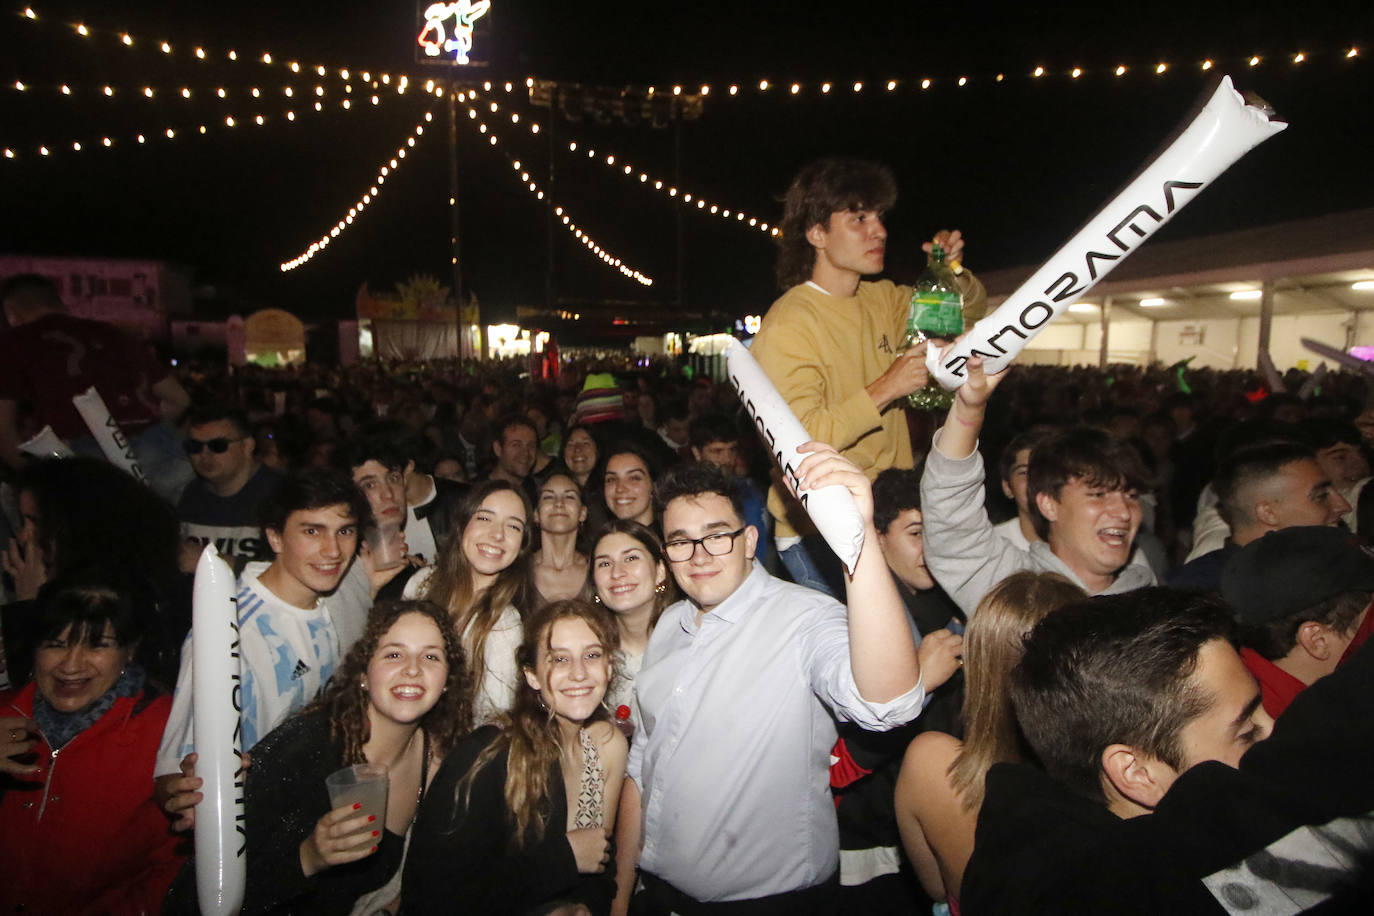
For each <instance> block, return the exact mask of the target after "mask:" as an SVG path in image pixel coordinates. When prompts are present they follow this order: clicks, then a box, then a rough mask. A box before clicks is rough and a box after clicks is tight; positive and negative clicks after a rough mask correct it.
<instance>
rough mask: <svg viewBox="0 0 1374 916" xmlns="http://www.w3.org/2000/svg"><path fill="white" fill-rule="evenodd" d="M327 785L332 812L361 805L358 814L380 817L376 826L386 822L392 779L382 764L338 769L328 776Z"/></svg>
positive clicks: (326, 778)
mask: <svg viewBox="0 0 1374 916" xmlns="http://www.w3.org/2000/svg"><path fill="white" fill-rule="evenodd" d="M324 786H325V788H326V789H327V790H328V791H329V805H330V808H331V810H332V809H334V808H344V807H351V806H353V805H361V807H360V808H359V809H358V814H371V815H373V816H375V817H376V818H377V820H376V822H375V823H378V824H385V823H386V793H387V790H388V789H389V788H390V786H391V779H390V777H388V775H387V771H386V767H384V766H382V765H381V764H375V763H360V764H356V765H354V766H351V767H344V768H343V769H342V770H336V771H334V772H333V773H330V774H329V775H328V776H326V777H325V779H324ZM375 829H377V830H380V829H381V828H380V827H377V828H375Z"/></svg>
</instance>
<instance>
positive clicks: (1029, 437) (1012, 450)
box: [997, 426, 1054, 484]
mask: <svg viewBox="0 0 1374 916" xmlns="http://www.w3.org/2000/svg"><path fill="white" fill-rule="evenodd" d="M1053 434H1054V430H1052V429H1050V428H1049V427H1047V426H1032V427H1031V428H1030V429H1028V430H1026V431H1025V432H1023V433H1021V434H1019V435H1017V436H1016V437H1015V438H1013V439H1012V440H1011V441H1010V442H1008V443H1007V444H1006V445H1005V446H1004V447H1003V448H1002V454H1001V455H999V456H998V457H997V473H998V476H999V477H1000V479H1001V481H1002V482H1003V483H1007V484H1009V483H1011V474H1012V471H1014V470H1015V469H1016V455H1017V453H1018V452H1021V451H1023V450H1024V449H1030V450H1031V451H1032V452H1033V451H1035V447H1036V446H1038V445H1039V444H1040V443H1041V442H1044V441H1045V439H1046V438H1048V437H1049V436H1051V435H1053Z"/></svg>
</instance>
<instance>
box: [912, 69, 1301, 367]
mask: <svg viewBox="0 0 1374 916" xmlns="http://www.w3.org/2000/svg"><path fill="white" fill-rule="evenodd" d="M1287 126H1288V125H1287V124H1285V123H1284V122H1282V121H1278V120H1275V119H1274V118H1273V110H1272V109H1270V108H1269V107H1268V106H1267V105H1265V104H1264V103H1263V102H1260V101H1259V100H1255V104H1247V103H1246V101H1245V99H1244V98H1242V97H1241V94H1240V93H1239V92H1237V91H1236V90H1235V89H1233V88H1232V86H1231V78H1230V77H1229V76H1226V77H1222V79H1221V84H1220V85H1219V86H1218V87H1217V89H1216V92H1214V93H1213V94H1212V97H1211V99H1209V100H1208V101H1207V103H1206V104H1205V105H1204V106H1203V107H1202V110H1201V111H1200V112H1199V113H1198V115H1197V117H1196V118H1194V119H1193V120H1192V122H1191V123H1189V124H1188V125H1187V126H1186V127H1184V128H1183V130H1182V131H1181V133H1179V135H1178V138H1177V139H1176V140H1174V141H1173V143H1171V144H1169V146H1168V147H1167V148H1166V149H1165V150H1164V151H1163V152H1162V153H1160V154H1159V155H1158V156H1157V157H1156V158H1155V160H1154V161H1153V162H1151V163H1150V164H1149V165H1147V166H1146V167H1145V168H1144V169H1142V170H1141V171H1140V172H1139V173H1138V174H1137V175H1136V177H1135V178H1134V179H1132V180H1131V182H1130V183H1129V184H1128V185H1127V186H1126V188H1125V189H1124V190H1123V191H1122V192H1121V193H1120V194H1118V195H1117V196H1116V198H1115V199H1113V200H1112V202H1111V203H1109V204H1107V205H1106V206H1105V207H1103V208H1102V209H1101V210H1100V211H1098V213H1097V215H1096V216H1094V217H1093V218H1092V219H1091V220H1089V221H1088V224H1087V225H1086V226H1084V227H1083V228H1082V229H1080V230H1079V231H1078V234H1077V235H1075V236H1074V237H1073V238H1071V239H1069V241H1068V242H1067V243H1066V244H1065V245H1064V247H1062V248H1060V249H1059V250H1058V251H1057V252H1055V254H1054V255H1053V256H1052V257H1051V258H1050V259H1049V260H1048V261H1046V262H1045V263H1044V265H1043V266H1041V268H1040V269H1039V270H1037V271H1036V272H1035V273H1034V274H1032V275H1031V278H1030V279H1029V280H1027V281H1026V282H1025V283H1023V284H1021V286H1020V287H1018V288H1017V290H1016V291H1015V292H1014V293H1012V294H1011V295H1010V296H1008V297H1007V299H1006V301H1005V302H1003V303H1002V304H1001V305H1000V306H998V307H997V309H996V310H995V311H993V312H992V313H990V314H989V315H987V316H985V317H984V318H983V319H982V320H980V321H979V322H978V323H977V324H975V325H974V326H973V330H971V331H970V332H969V333H968V334H967V335H965V336H964V337H963V338H962V339H960V340H959V341H957V342H956V343H953V344H951V345H949V346H948V347H945V348H943V349H941V350H937V349H935V348H934V347H931V348H930V349H929V351H928V352H927V353H926V365H927V366H928V367H929V368H930V371H931V374H932V375H934V376H935V378H936V379H938V380H939V382H940V384H941V385H943V386H944V387H945V388H948V389H951V390H952V389H955V388H958V387H959V386H960V385H962V384H963V382H964V379H965V377H966V373H965V372H964V363H965V362H967V360H968V358H969V357H971V356H981V357H982V358H983V360H984V367H985V369H986V370H987V371H988V372H998V371H1000V370H1002V369H1003V368H1005V367H1006V365H1007V364H1008V363H1010V362H1011V361H1012V359H1013V358H1015V356H1016V354H1018V353H1020V352H1021V349H1022V348H1023V347H1024V346H1025V345H1026V341H1028V340H1030V339H1031V338H1032V337H1034V336H1035V335H1036V334H1037V333H1039V331H1040V330H1041V329H1042V328H1044V327H1045V326H1046V325H1048V324H1049V323H1050V321H1051V320H1053V319H1054V318H1055V317H1057V316H1058V315H1059V314H1060V313H1062V312H1063V311H1064V310H1065V309H1067V308H1068V307H1069V306H1070V305H1071V304H1072V303H1074V302H1077V301H1078V298H1079V297H1080V296H1082V295H1083V294H1084V293H1085V292H1087V291H1088V290H1089V289H1091V288H1092V287H1093V286H1094V285H1096V283H1097V281H1099V280H1101V279H1102V278H1103V277H1105V276H1106V275H1107V274H1108V273H1110V272H1111V270H1112V269H1113V268H1114V267H1116V266H1117V265H1118V264H1120V263H1121V262H1122V261H1124V260H1125V259H1126V257H1127V255H1129V254H1130V253H1131V252H1132V251H1134V250H1136V249H1137V248H1139V247H1140V246H1141V244H1143V243H1144V242H1145V240H1146V239H1148V238H1149V237H1150V236H1151V235H1153V234H1154V232H1155V230H1157V229H1158V228H1159V227H1160V226H1162V225H1164V224H1165V223H1167V222H1168V221H1169V220H1170V219H1171V218H1172V217H1173V215H1174V214H1175V213H1177V212H1178V211H1179V210H1181V209H1182V208H1183V206H1184V204H1186V203H1188V202H1189V201H1190V200H1192V199H1193V198H1194V197H1195V196H1196V195H1197V193H1198V192H1199V191H1201V190H1202V189H1203V188H1204V187H1206V186H1207V185H1208V184H1210V183H1211V182H1212V180H1213V179H1215V178H1216V177H1217V176H1218V175H1220V174H1221V173H1222V172H1224V171H1226V169H1227V168H1228V167H1229V166H1230V165H1231V164H1232V163H1234V162H1235V161H1236V160H1237V159H1239V158H1240V157H1241V156H1243V155H1245V154H1246V153H1247V152H1249V151H1250V150H1251V149H1253V148H1255V147H1256V146H1258V145H1259V144H1260V143H1261V142H1263V141H1264V140H1267V139H1268V138H1269V137H1272V136H1273V135H1274V134H1276V133H1278V132H1279V131H1281V130H1283V129H1284V128H1285V127H1287Z"/></svg>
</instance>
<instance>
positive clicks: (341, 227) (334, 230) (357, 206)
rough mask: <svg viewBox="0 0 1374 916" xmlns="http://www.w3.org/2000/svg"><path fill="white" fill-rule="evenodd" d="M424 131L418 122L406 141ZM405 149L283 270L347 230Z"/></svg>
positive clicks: (427, 116) (283, 267) (427, 117)
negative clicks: (345, 212) (337, 219)
mask: <svg viewBox="0 0 1374 916" xmlns="http://www.w3.org/2000/svg"><path fill="white" fill-rule="evenodd" d="M432 118H433V113H432V112H425V120H426V121H429V120H431V119H432ZM424 132H425V126H424V125H423V124H416V125H415V129H414V130H413V131H411V134H410V136H409V137H407V138H406V142H407V143H408V144H409V145H411V146H413V145H414V141H415V140H416V139H417V138H419V137H421V136H423V135H424ZM405 151H406V148H405V145H402V146H401V147H399V148H398V149H397V150H396V156H395V158H392V159H389V160H388V162H389V164H388V165H383V166H382V167H381V168H379V169H378V170H377V175H376V177H375V178H373V179H372V184H371V186H369V187H368V189H367V190H366V191H365V192H363V194H362V196H361V197H359V198H358V200H357V202H355V203H354V204H353V205H352V206H351V207H349V208H348V213H347V214H346V215H345V216H344V217H343V218H342V219H340V220H339V221H338V222H337V223H335V224H334V225H333V226H331V227H330V228H329V231H328V232H326V233H324V234H323V235H321V236H320V237H319V239H318V240H316V241H314V242H311V243H310V247H308V248H306V249H305V251H303V252H301V253H300V254H298V255H296V256H295V257H294V258H292V259H290V260H289V261H283V262H282V263H281V265H280V267H281V272H282V273H286V272H287V271H288V270H295V269H296V268H297V267H300V266H301V265H302V264H304V263H306V262H307V261H309V260H310V259H312V258H313V257H315V255H317V254H319V253H320V252H321V251H324V250H325V249H326V248H328V247H329V243H330V241H331V240H333V239H336V238H338V237H339V235H340V234H341V233H343V232H345V231H346V230H347V229H348V227H349V226H351V225H353V220H354V219H356V218H357V217H358V216H360V215H362V212H363V210H364V209H366V208H367V206H368V205H369V204H371V203H374V202H375V201H376V200H377V197H378V195H379V194H380V193H381V190H382V185H384V184H386V179H387V176H388V175H391V174H393V173H394V172H395V171H396V169H397V168H398V165H399V164H398V161H397V160H399V159H404V158H405Z"/></svg>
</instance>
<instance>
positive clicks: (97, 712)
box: [33, 663, 144, 751]
mask: <svg viewBox="0 0 1374 916" xmlns="http://www.w3.org/2000/svg"><path fill="white" fill-rule="evenodd" d="M143 681H144V673H143V669H142V668H141V667H140V666H138V665H136V664H133V663H130V664H129V665H128V666H127V667H126V668H125V669H124V670H123V671H122V672H120V674H119V678H118V680H116V681H115V683H114V686H113V687H111V688H110V689H109V690H107V691H105V693H104V695H102V696H101V697H100V699H98V700H96V701H95V702H94V703H91V704H90V705H89V706H87V707H85V708H84V709H78V710H77V711H76V712H58V711H57V710H56V709H53V708H52V704H50V703H49V702H48V701H47V699H46V698H45V697H44V696H43V692H42V691H41V690H35V691H34V693H33V720H34V721H35V722H37V723H38V728H39V730H40V731H42V732H43V737H44V738H46V739H47V741H48V747H50V748H52V749H53V750H54V751H60V750H61V749H62V748H64V747H66V746H67V744H68V743H69V742H70V741H71V740H72V739H73V738H75V737H76V736H77V735H79V734H81V733H82V732H83V731H85V730H86V729H88V728H90V727H91V726H92V725H94V724H95V723H96V722H98V721H99V720H100V717H101V716H103V715H105V713H107V712H109V711H110V707H111V706H114V702H115V700H118V699H121V698H123V697H133V696H138V694H139V693H140V692H141V691H142V690H143Z"/></svg>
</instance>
